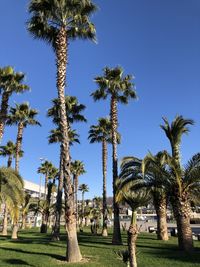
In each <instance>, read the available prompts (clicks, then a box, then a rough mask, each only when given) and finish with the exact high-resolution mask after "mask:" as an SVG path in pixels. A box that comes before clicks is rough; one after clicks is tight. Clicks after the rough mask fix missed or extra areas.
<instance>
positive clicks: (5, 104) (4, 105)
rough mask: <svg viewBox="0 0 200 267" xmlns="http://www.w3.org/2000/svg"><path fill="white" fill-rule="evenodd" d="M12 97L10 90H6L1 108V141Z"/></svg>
mask: <svg viewBox="0 0 200 267" xmlns="http://www.w3.org/2000/svg"><path fill="white" fill-rule="evenodd" d="M9 97H10V92H9V91H6V92H5V91H4V92H3V94H2V100H1V110H0V142H1V140H2V138H3V134H4V128H5V121H6V117H7V113H8V101H9Z"/></svg>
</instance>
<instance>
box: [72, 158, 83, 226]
mask: <svg viewBox="0 0 200 267" xmlns="http://www.w3.org/2000/svg"><path fill="white" fill-rule="evenodd" d="M71 173H72V175H73V187H74V196H75V205H76V216H77V217H76V221H77V224H78V196H77V194H78V184H79V179H78V178H79V176H80V175H82V174H84V173H86V171H85V168H84V164H83V162H82V161H80V160H75V161H72V162H71Z"/></svg>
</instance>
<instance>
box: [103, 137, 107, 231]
mask: <svg viewBox="0 0 200 267" xmlns="http://www.w3.org/2000/svg"><path fill="white" fill-rule="evenodd" d="M102 164H103V166H102V168H103V229H102V236H108V231H107V220H108V216H107V191H106V174H107V142H106V140H105V138H104V140H103V142H102Z"/></svg>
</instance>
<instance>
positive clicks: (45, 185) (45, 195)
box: [44, 173, 49, 199]
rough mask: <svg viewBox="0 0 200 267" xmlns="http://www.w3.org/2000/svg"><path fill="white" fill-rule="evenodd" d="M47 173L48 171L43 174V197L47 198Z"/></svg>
mask: <svg viewBox="0 0 200 267" xmlns="http://www.w3.org/2000/svg"><path fill="white" fill-rule="evenodd" d="M48 179H49V175H48V173H46V174H45V181H44V199H46V198H47V184H48Z"/></svg>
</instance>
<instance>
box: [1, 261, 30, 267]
mask: <svg viewBox="0 0 200 267" xmlns="http://www.w3.org/2000/svg"><path fill="white" fill-rule="evenodd" d="M2 261H3V262H5V263H7V264H10V265H27V266H33V267H34V265H32V264H28V263H27V262H26V261H23V260H20V259H7V260H2Z"/></svg>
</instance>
